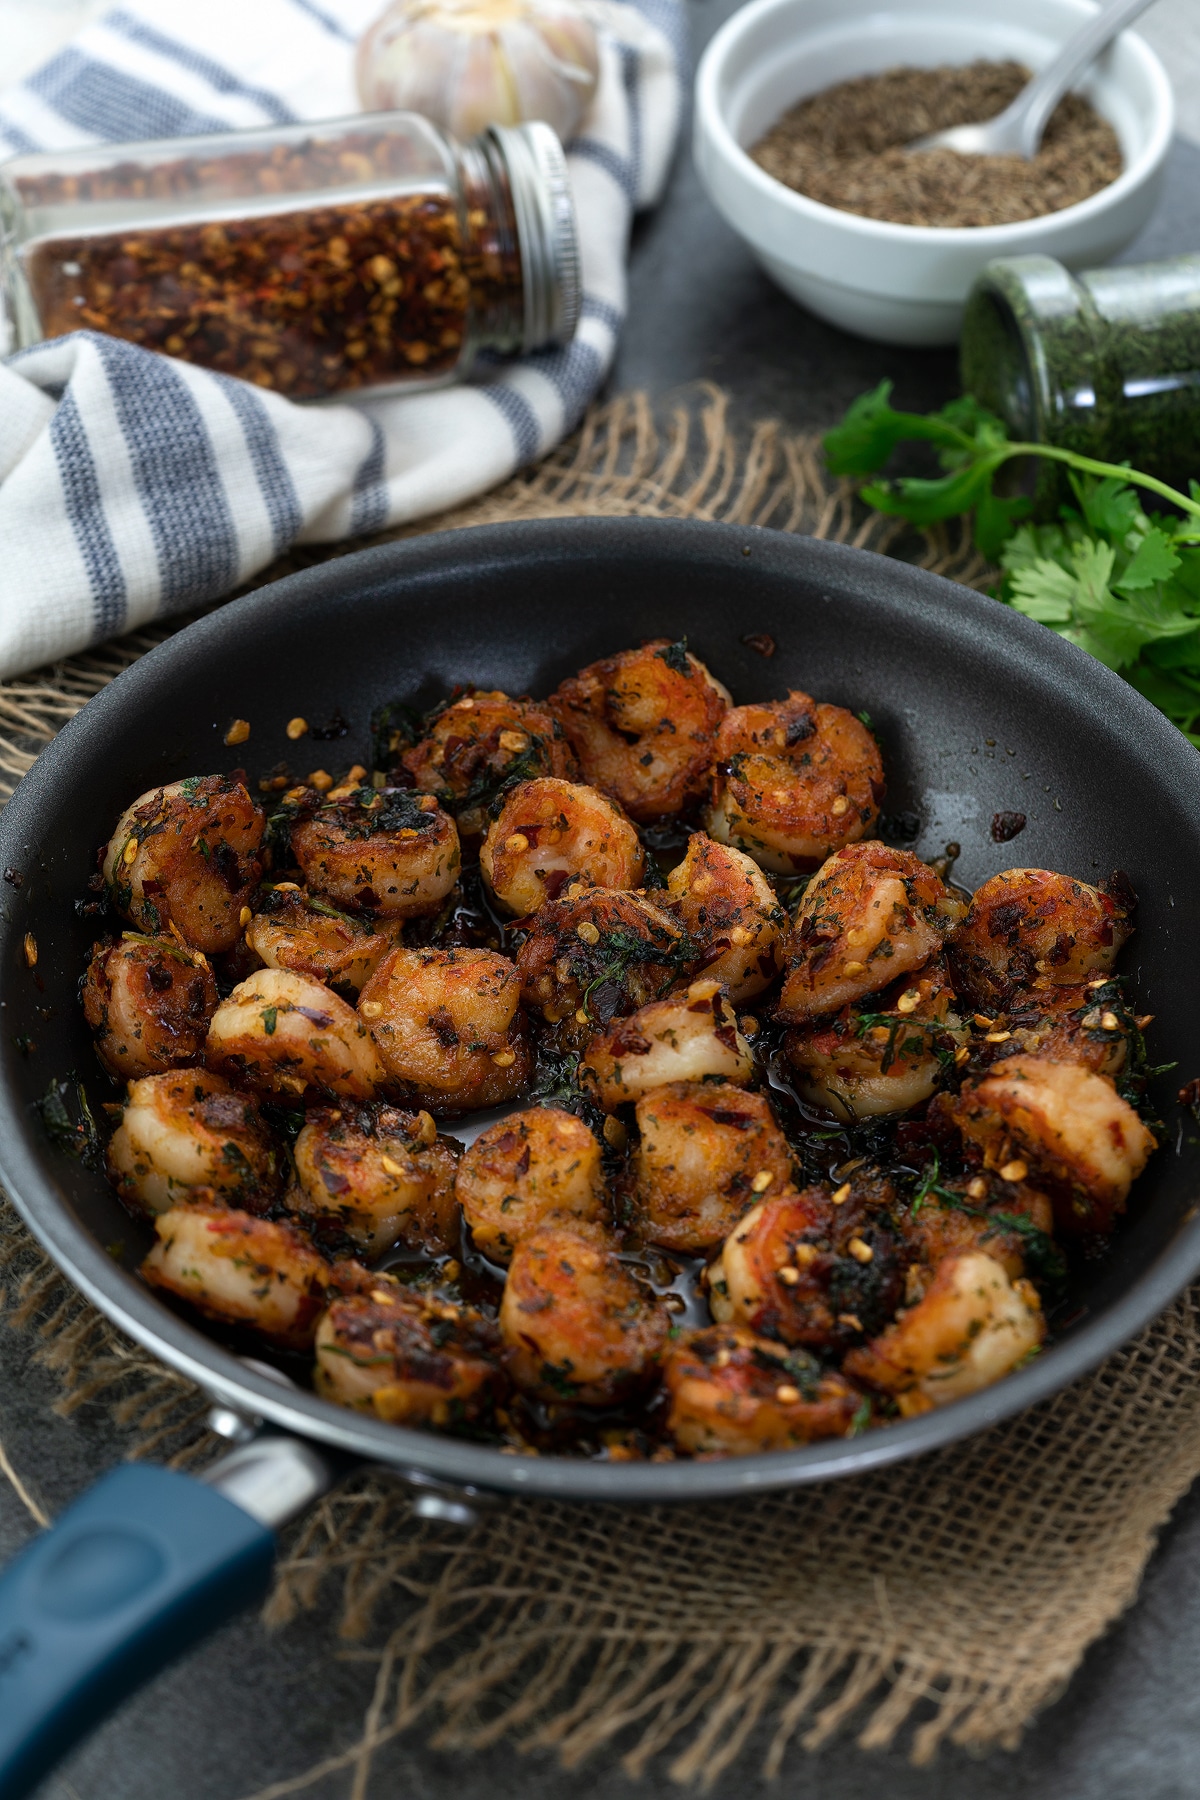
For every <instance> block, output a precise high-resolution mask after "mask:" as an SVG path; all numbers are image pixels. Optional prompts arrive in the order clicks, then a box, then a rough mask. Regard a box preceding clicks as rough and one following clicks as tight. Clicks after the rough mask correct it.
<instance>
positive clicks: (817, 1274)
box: [709, 1182, 909, 1350]
mask: <svg viewBox="0 0 1200 1800" xmlns="http://www.w3.org/2000/svg"><path fill="white" fill-rule="evenodd" d="M847 1189H850V1192H849V1193H847V1192H846V1190H847ZM837 1195H842V1196H843V1198H842V1199H841V1200H840V1201H839V1200H838V1199H837V1198H836V1196H837ZM888 1198H890V1190H887V1189H886V1188H883V1189H882V1190H880V1191H878V1192H876V1191H875V1188H873V1186H872V1185H871V1184H870V1183H863V1182H859V1183H858V1184H856V1185H855V1184H851V1183H849V1182H846V1183H844V1184H843V1186H842V1187H841V1188H836V1189H834V1190H832V1192H831V1191H830V1189H828V1188H825V1187H809V1188H805V1189H804V1190H803V1191H802V1192H800V1193H796V1192H794V1191H792V1192H785V1193H781V1194H776V1195H774V1196H768V1198H767V1199H766V1200H763V1201H761V1202H760V1203H759V1205H758V1206H756V1207H755V1208H754V1209H753V1211H751V1212H748V1213H747V1214H746V1216H745V1218H744V1219H742V1220H741V1221H740V1223H738V1224H737V1225H735V1226H734V1228H733V1230H732V1231H731V1232H730V1234H729V1236H728V1237H727V1238H726V1239H725V1244H724V1248H723V1249H722V1251H721V1255H720V1257H719V1259H718V1260H717V1261H716V1262H715V1263H714V1264H713V1265H712V1267H711V1269H710V1270H709V1290H710V1295H711V1302H710V1303H711V1306H712V1311H713V1316H714V1318H717V1319H719V1320H722V1321H725V1320H728V1319H733V1320H736V1321H739V1322H740V1323H741V1324H743V1325H747V1326H749V1327H750V1329H751V1330H752V1331H757V1332H759V1333H760V1334H761V1335H762V1336H764V1337H771V1338H781V1339H782V1340H783V1342H784V1343H786V1344H807V1345H809V1346H810V1347H811V1348H813V1349H818V1348H819V1349H827V1350H828V1349H843V1348H844V1347H845V1346H846V1345H847V1344H853V1343H856V1342H858V1341H859V1340H860V1339H861V1337H862V1335H863V1333H864V1332H866V1333H868V1334H869V1333H870V1332H873V1331H878V1330H879V1329H880V1328H881V1326H882V1325H883V1324H884V1323H885V1322H886V1321H887V1320H888V1319H890V1318H891V1316H892V1314H893V1312H894V1311H895V1310H896V1307H897V1306H898V1305H899V1303H900V1301H901V1299H902V1298H903V1296H904V1274H905V1268H906V1266H907V1263H908V1260H909V1257H908V1254H907V1253H906V1251H905V1250H904V1247H903V1246H902V1245H901V1244H900V1242H899V1240H898V1238H897V1235H896V1231H895V1228H894V1226H893V1224H892V1220H891V1216H890V1211H889V1210H888V1209H886V1208H885V1207H884V1205H883V1204H881V1202H883V1201H884V1200H886V1199H888Z"/></svg>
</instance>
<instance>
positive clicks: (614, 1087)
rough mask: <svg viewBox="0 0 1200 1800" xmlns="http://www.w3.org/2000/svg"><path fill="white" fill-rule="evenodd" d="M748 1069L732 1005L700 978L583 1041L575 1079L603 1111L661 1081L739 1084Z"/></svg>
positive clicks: (747, 1075) (749, 1073)
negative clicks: (682, 989) (577, 1073)
mask: <svg viewBox="0 0 1200 1800" xmlns="http://www.w3.org/2000/svg"><path fill="white" fill-rule="evenodd" d="M753 1075H754V1057H753V1055H752V1054H751V1051H750V1046H749V1044H748V1043H747V1042H746V1040H745V1038H744V1037H743V1036H742V1034H741V1032H740V1031H739V1030H738V1025H737V1019H736V1017H735V1016H734V1012H733V1008H732V1007H731V1006H730V1004H729V1002H728V1000H726V998H725V996H724V994H723V993H722V992H721V989H720V985H719V984H718V983H717V982H715V981H710V980H708V979H707V978H704V979H702V980H700V981H693V983H692V985H691V987H689V988H687V989H686V990H685V991H684V992H683V993H681V994H672V995H671V996H670V998H669V999H667V1000H655V1001H653V1002H652V1003H651V1004H650V1005H649V1006H643V1007H639V1009H638V1011H637V1012H635V1013H634V1014H633V1015H632V1016H631V1017H630V1018H628V1019H618V1020H617V1021H616V1023H615V1024H614V1025H612V1026H610V1028H609V1029H608V1031H606V1032H602V1033H600V1034H598V1035H597V1036H596V1037H594V1038H592V1039H591V1041H590V1042H589V1044H588V1047H587V1049H586V1050H585V1051H584V1053H583V1057H582V1059H581V1061H580V1064H579V1080H580V1083H581V1084H582V1085H583V1086H584V1087H587V1088H589V1089H590V1090H591V1091H592V1092H593V1093H594V1094H595V1095H596V1097H597V1099H598V1100H599V1101H600V1104H601V1105H602V1106H603V1107H605V1108H607V1109H608V1110H609V1111H610V1112H611V1111H612V1109H613V1108H614V1107H616V1106H621V1105H623V1104H624V1102H625V1101H626V1100H638V1099H640V1098H641V1096H642V1095H643V1094H647V1093H649V1092H650V1089H651V1088H657V1087H665V1085H666V1084H667V1082H669V1081H703V1080H705V1078H706V1077H707V1078H709V1079H712V1078H717V1079H719V1080H721V1081H731V1082H735V1083H738V1084H741V1083H744V1082H747V1081H749V1080H751V1078H752V1077H753Z"/></svg>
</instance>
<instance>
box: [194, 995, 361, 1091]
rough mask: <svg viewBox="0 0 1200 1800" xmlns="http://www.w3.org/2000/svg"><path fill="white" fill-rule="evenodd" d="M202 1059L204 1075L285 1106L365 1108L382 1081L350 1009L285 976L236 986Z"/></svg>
mask: <svg viewBox="0 0 1200 1800" xmlns="http://www.w3.org/2000/svg"><path fill="white" fill-rule="evenodd" d="M205 1057H206V1060H207V1062H208V1066H209V1068H210V1069H217V1070H219V1071H220V1072H221V1073H223V1074H227V1075H230V1076H232V1077H233V1078H234V1079H235V1080H238V1081H243V1082H245V1083H246V1084H247V1086H249V1087H252V1088H257V1089H258V1090H259V1091H260V1092H261V1093H264V1094H278V1095H280V1096H282V1097H283V1098H284V1099H288V1100H296V1099H299V1098H300V1097H301V1096H303V1095H305V1094H308V1095H312V1096H314V1097H322V1096H327V1095H330V1094H345V1095H346V1096H347V1097H348V1098H349V1099H352V1100H369V1099H370V1098H371V1096H372V1095H373V1094H374V1093H375V1091H376V1089H377V1088H379V1087H381V1086H382V1085H383V1082H384V1079H385V1077H384V1070H383V1065H382V1063H381V1062H380V1060H379V1054H378V1052H377V1050H376V1048H375V1042H374V1039H373V1038H372V1036H371V1033H370V1032H369V1031H368V1030H367V1027H366V1025H365V1024H364V1023H363V1021H362V1020H361V1019H360V1018H359V1016H358V1014H357V1013H356V1012H355V1011H354V1008H353V1007H351V1006H347V1004H346V1002H345V1001H344V1000H342V999H340V998H339V996H338V995H337V994H335V993H334V992H333V990H332V988H327V987H324V986H323V985H322V984H321V982H319V981H312V980H310V978H309V977H308V976H307V975H295V974H293V973H292V972H291V970H290V969H259V970H258V972H257V973H256V974H254V975H251V976H250V977H249V979H248V980H246V981H239V982H238V984H237V986H236V987H235V988H234V990H233V992H232V993H231V994H230V996H229V998H228V1000H222V1002H221V1004H220V1006H218V1008H217V1010H216V1012H215V1013H214V1014H213V1018H212V1024H211V1025H210V1026H209V1028H208V1046H207V1050H206V1052H205Z"/></svg>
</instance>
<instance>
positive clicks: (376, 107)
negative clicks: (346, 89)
mask: <svg viewBox="0 0 1200 1800" xmlns="http://www.w3.org/2000/svg"><path fill="white" fill-rule="evenodd" d="M599 72H600V57H599V50H598V48H597V44H596V33H595V31H594V29H593V28H592V25H591V24H590V23H589V21H588V19H587V18H586V17H585V16H584V14H583V12H582V10H581V9H580V7H579V6H578V4H576V0H393V4H392V5H390V6H388V7H387V8H386V9H385V11H384V12H383V13H382V14H381V15H380V17H379V18H378V19H376V21H375V23H374V24H373V25H372V26H371V27H370V28H369V30H367V31H366V32H364V34H363V36H362V38H361V39H360V40H359V46H358V91H359V96H360V98H361V100H362V103H363V106H364V107H365V108H366V109H367V111H368V112H381V111H387V110H389V109H391V108H397V109H401V110H404V111H408V112H417V113H421V114H423V115H424V117H425V118H427V119H432V120H433V122H434V123H435V124H436V125H441V126H443V127H444V128H445V129H446V130H447V131H451V132H453V133H454V135H455V137H458V138H469V137H474V135H475V133H476V132H477V131H482V130H483V128H484V126H485V125H518V124H520V123H521V122H522V121H523V120H525V119H544V120H545V121H546V123H547V124H548V125H552V126H553V127H554V129H555V131H556V132H557V133H558V135H559V137H560V138H562V139H564V140H566V139H568V138H570V137H573V136H574V134H575V132H576V130H577V128H578V126H579V122H580V120H581V119H582V118H583V115H584V113H585V112H586V111H587V108H588V106H589V105H590V103H591V99H592V95H593V94H594V92H595V90H596V80H597V77H598V75H599Z"/></svg>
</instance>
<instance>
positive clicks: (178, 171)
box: [20, 133, 522, 399]
mask: <svg viewBox="0 0 1200 1800" xmlns="http://www.w3.org/2000/svg"><path fill="white" fill-rule="evenodd" d="M406 147H407V140H406V139H404V138H396V137H391V138H389V137H387V136H378V135H371V134H366V133H362V134H355V135H352V136H347V137H344V138H341V139H339V140H337V141H336V142H329V141H325V142H320V141H313V140H310V141H309V142H307V143H303V144H297V145H295V146H292V147H287V146H276V147H275V149H274V150H272V151H267V152H260V151H246V152H242V153H239V154H235V155H232V156H228V155H227V156H221V155H214V156H213V157H212V158H211V159H209V160H207V161H206V160H205V159H204V158H202V157H184V158H180V159H179V160H178V161H177V162H173V163H166V164H163V165H160V166H159V167H157V168H145V167H142V166H141V165H138V164H135V163H122V164H118V165H117V166H116V167H114V168H110V169H96V170H92V171H89V172H88V173H87V174H85V175H82V176H78V177H76V176H71V177H66V176H50V177H44V178H41V179H39V180H37V181H25V182H22V183H21V184H20V188H21V192H22V198H23V199H25V200H26V202H27V203H28V204H30V205H35V206H36V205H41V206H46V205H56V204H57V205H62V204H65V203H75V204H80V203H86V202H88V201H97V202H106V203H109V204H110V205H111V203H113V202H119V201H122V200H127V201H129V202H130V203H131V204H132V203H134V202H137V201H144V200H145V199H146V198H147V197H158V198H167V199H170V198H175V197H178V198H179V199H181V200H190V201H192V202H193V203H194V202H195V201H196V200H197V199H200V201H201V202H203V201H204V200H205V199H206V198H208V197H209V196H211V195H216V194H219V195H220V196H221V201H222V203H223V204H227V203H228V201H229V200H230V199H231V198H232V199H235V200H236V199H240V198H247V199H249V198H254V199H256V200H261V198H262V195H263V194H264V192H265V193H272V194H279V195H281V196H283V195H295V196H304V199H302V200H301V201H300V203H299V204H296V203H295V202H292V203H289V202H287V201H284V200H281V210H280V211H279V212H277V213H267V214H262V213H258V214H255V215H254V216H252V217H249V218H243V219H238V218H225V219H221V220H219V221H218V220H208V221H197V222H195V223H176V224H171V225H153V226H149V227H147V228H145V229H138V228H137V227H136V226H131V227H130V228H129V229H127V230H125V231H111V232H95V233H92V232H88V233H86V234H80V235H79V236H66V235H63V236H59V237H55V238H47V239H43V240H42V241H41V242H40V243H38V244H36V245H35V246H33V247H32V248H31V250H30V252H29V256H28V263H27V275H28V279H29V282H30V286H31V288H32V291H33V296H34V299H35V302H36V305H37V308H38V312H39V315H40V318H41V325H42V330H43V335H44V336H46V337H58V336H60V335H62V334H64V333H66V332H69V331H76V330H79V329H80V328H81V327H82V328H85V329H90V330H93V331H103V332H108V333H110V334H112V335H114V336H117V337H122V338H125V339H127V340H128V341H129V342H131V343H135V344H141V345H142V346H143V347H144V348H146V349H148V350H158V351H163V352H165V353H166V354H167V355H169V356H177V357H181V358H183V360H185V361H187V362H194V363H199V364H202V365H203V366H204V367H205V368H210V369H217V370H219V371H221V372H222V373H224V374H228V375H237V376H241V377H242V378H243V379H244V380H247V381H252V382H254V383H256V384H257V385H258V386H259V387H266V388H273V389H275V390H276V391H277V392H279V393H284V394H290V395H293V396H295V397H297V398H301V399H305V398H320V397H321V396H323V395H327V394H333V393H338V392H343V391H345V390H346V389H354V388H365V387H378V386H381V385H389V384H394V383H397V382H405V381H411V380H413V379H415V378H420V379H421V380H422V381H428V380H429V379H430V378H438V377H444V376H447V375H450V374H451V373H453V371H454V370H455V369H456V368H457V366H458V364H459V363H460V362H461V360H462V358H463V355H464V351H465V348H466V346H467V343H468V339H469V338H470V337H472V336H476V337H478V336H481V335H482V336H486V335H487V332H488V327H489V325H490V324H491V322H492V321H493V320H494V319H495V318H497V317H499V316H500V315H501V314H504V315H505V316H509V315H511V314H512V313H513V312H514V311H515V312H517V313H518V314H519V312H520V310H521V296H522V286H521V268H520V259H519V254H518V252H517V249H516V229H515V220H514V218H513V217H512V213H511V202H510V201H509V200H508V199H507V197H506V196H502V197H501V198H500V199H499V200H497V199H496V198H495V197H494V196H484V195H483V194H482V192H478V191H476V190H475V189H474V188H473V187H472V186H471V185H470V181H468V186H467V191H466V194H465V199H466V206H465V207H464V208H463V209H461V211H460V207H459V204H458V200H457V198H456V196H454V195H453V194H450V193H448V192H445V191H436V192H425V193H421V192H417V193H412V192H407V193H397V194H391V195H388V194H384V195H382V196H380V197H378V198H374V199H371V200H369V201H345V200H341V199H331V200H330V201H329V202H327V203H321V202H316V203H313V202H312V201H311V200H310V199H309V196H311V195H313V194H314V193H315V194H320V193H321V192H322V191H327V190H328V189H329V188H330V187H331V186H332V185H335V184H339V185H346V184H347V183H348V180H349V179H350V178H354V179H355V180H356V181H368V180H369V181H371V182H373V183H376V184H377V183H378V182H379V181H380V180H381V178H382V179H386V178H387V177H389V176H394V177H395V178H396V182H397V185H398V186H399V185H400V183H401V181H402V180H403V169H402V167H400V166H393V165H396V164H397V159H398V158H399V157H400V156H401V155H402V154H403V152H404V150H405V149H406ZM347 159H349V160H347ZM285 207H286V208H287V210H284V208H285ZM464 225H465V230H464Z"/></svg>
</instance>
